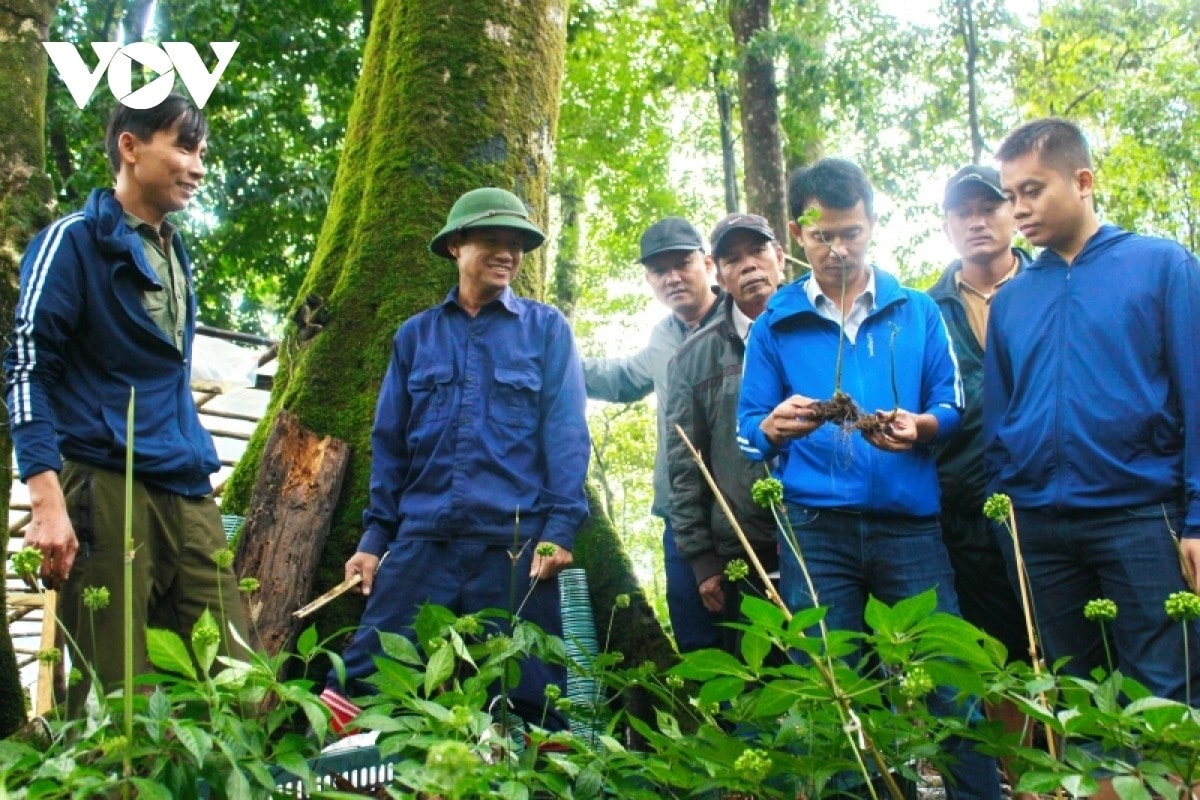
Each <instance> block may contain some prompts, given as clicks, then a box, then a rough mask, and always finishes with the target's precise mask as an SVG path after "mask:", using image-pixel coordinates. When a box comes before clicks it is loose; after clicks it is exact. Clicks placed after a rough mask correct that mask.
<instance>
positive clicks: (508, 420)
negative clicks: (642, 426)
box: [358, 288, 591, 556]
mask: <svg viewBox="0 0 1200 800" xmlns="http://www.w3.org/2000/svg"><path fill="white" fill-rule="evenodd" d="M457 297H458V289H457V288H455V289H453V290H452V291H451V292H450V294H449V295H447V296H446V299H445V300H444V301H443V302H442V303H441V304H440V305H437V306H434V307H433V308H430V309H427V310H425V311H422V312H421V313H419V314H416V315H415V316H413V317H410V318H409V319H408V320H406V321H405V322H404V324H403V325H401V326H400V330H399V331H398V332H397V333H396V337H395V339H394V340H393V344H392V360H391V363H390V364H389V365H388V370H387V374H386V375H385V376H384V379H383V385H382V386H381V387H380V390H379V402H378V404H377V407H376V411H375V427H374V429H373V430H372V432H371V450H372V461H371V484H370V503H369V505H368V507H367V510H366V511H365V512H364V513H363V536H362V539H361V540H360V541H359V544H358V549H359V550H360V551H361V552H367V553H371V554H373V555H377V556H379V555H382V554H383V552H384V551H385V550H386V549H387V547H388V545H389V544H390V543H391V542H392V541H393V540H394V539H397V538H402V539H404V538H408V539H434V540H437V539H441V540H447V539H457V540H460V541H477V542H483V543H487V544H494V545H500V546H505V545H511V544H512V543H513V537H514V532H516V533H517V535H519V536H520V538H521V540H522V541H530V540H532V541H543V542H553V543H554V544H557V545H560V546H562V547H564V548H566V549H567V550H571V549H573V546H574V541H575V533H576V531H577V530H578V529H579V527H580V526H581V525H583V523H584V521H585V520H586V519H587V516H588V504H587V497H586V495H585V494H584V481H585V480H586V478H587V468H588V459H589V457H590V455H591V439H590V438H589V435H588V428H587V420H586V418H585V413H584V412H585V406H586V402H587V398H586V395H585V393H584V388H583V369H582V367H581V366H580V362H579V354H578V352H577V351H576V349H575V337H574V336H573V335H572V334H571V328H570V326H568V325H567V321H566V319H565V318H564V317H563V315H562V314H561V313H559V312H558V311H557V310H556V309H554V308H552V307H550V306H547V305H545V304H543V303H538V302H535V301H533V300H528V299H525V298H521V297H517V296H516V295H515V294H513V291H512V289H509V288H506V289H505V290H504V291H503V293H501V295H500V297H499V299H497V300H495V301H493V302H491V303H488V304H487V305H486V306H484V307H483V308H481V309H480V310H479V313H478V314H477V315H475V316H474V317H472V316H470V315H469V314H468V313H467V312H466V311H464V310H463V309H462V307H461V306H459V305H458V302H457ZM518 513H519V515H520V519H519V524H518Z"/></svg>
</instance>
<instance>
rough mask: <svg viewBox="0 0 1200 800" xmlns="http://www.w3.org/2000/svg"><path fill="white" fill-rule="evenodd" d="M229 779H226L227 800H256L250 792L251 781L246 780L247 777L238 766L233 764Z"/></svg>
mask: <svg viewBox="0 0 1200 800" xmlns="http://www.w3.org/2000/svg"><path fill="white" fill-rule="evenodd" d="M230 767H231V768H230V770H229V777H228V778H226V779H225V797H226V798H227V800H254V795H253V794H252V793H251V791H250V781H248V780H246V776H245V775H243V774H242V771H241V770H240V769H238V768H237V765H236V764H231V765H230Z"/></svg>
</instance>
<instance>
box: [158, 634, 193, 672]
mask: <svg viewBox="0 0 1200 800" xmlns="http://www.w3.org/2000/svg"><path fill="white" fill-rule="evenodd" d="M146 654H147V656H148V657H149V659H150V663H152V664H153V665H154V666H156V667H158V668H159V669H163V670H166V671H167V672H174V673H176V674H177V675H184V676H186V677H188V678H191V679H192V680H195V679H196V668H195V666H194V665H193V664H192V656H191V654H190V653H188V649H187V646H186V645H184V643H183V639H180V638H179V635H178V634H176V633H175V632H174V631H168V630H163V629H162V628H148V629H147V630H146Z"/></svg>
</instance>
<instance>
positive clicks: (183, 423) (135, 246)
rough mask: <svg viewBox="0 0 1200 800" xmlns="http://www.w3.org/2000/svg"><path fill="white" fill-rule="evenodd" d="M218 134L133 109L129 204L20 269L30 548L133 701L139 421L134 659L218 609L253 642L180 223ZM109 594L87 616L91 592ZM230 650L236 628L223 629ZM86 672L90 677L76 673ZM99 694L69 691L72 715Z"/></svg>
mask: <svg viewBox="0 0 1200 800" xmlns="http://www.w3.org/2000/svg"><path fill="white" fill-rule="evenodd" d="M207 139H208V123H207V121H205V119H204V115H203V114H202V113H201V112H200V110H199V109H197V108H196V106H195V105H194V104H193V103H192V102H191V101H190V100H188V99H187V98H186V97H183V96H181V95H178V94H172V95H170V96H168V97H167V98H166V99H165V100H163V102H162V103H161V104H159V105H157V106H155V107H154V108H149V109H132V108H127V107H126V106H124V105H120V104H118V105H117V106H116V108H115V109H113V112H112V114H111V116H110V117H109V120H108V130H107V133H106V136H105V146H106V149H107V155H108V159H109V163H110V166H111V167H112V170H113V174H114V176H115V182H114V188H112V189H95V190H93V191H92V193H91V195H90V196H89V197H88V201H87V204H86V205H85V206H84V208H83V210H82V211H81V212H77V213H74V214H68V215H67V216H65V217H63V218H62V219H60V220H58V221H57V222H55V223H53V224H52V225H50V227H48V228H47V229H46V230H44V231H42V232H41V233H40V234H38V236H37V238H35V239H34V240H33V242H32V243H30V245H29V249H28V250H27V251H26V253H25V257H24V259H23V260H22V262H21V292H20V297H19V299H18V301H17V308H16V325H15V327H14V329H13V340H12V344H11V345H10V346H9V348H8V352H7V354H6V355H5V369H6V373H7V382H8V412H9V418H10V419H11V421H12V436H13V444H14V447H15V450H16V456H17V467H18V470H19V473H20V476H21V480H23V481H25V482H26V484H27V485H28V487H29V497H30V505H31V507H32V518H31V520H30V523H29V527H28V528H27V529H26V531H25V544H26V546H28V547H34V548H37V549H38V550H40V551H41V552H42V557H43V560H42V572H41V577H42V581H43V582H44V583H45V584H46V586H47V587H49V588H61V598H60V601H59V608H60V613H61V615H62V619H63V623H64V625H65V627H66V629H67V631H68V632H70V634H71V636H72V656H73V657H75V658H78V657H82V658H83V659H84V660H86V661H87V662H88V663H89V664H90V665H91V667H92V669H93V670H94V671H95V675H96V676H97V678H98V679H99V681H100V684H101V689H102V690H103V691H108V690H111V689H113V688H115V687H116V686H117V684H118V683H119V681H120V679H121V677H122V674H123V667H122V663H121V658H120V657H119V654H120V653H121V652H122V650H123V647H122V642H123V641H124V640H125V624H124V619H123V615H122V613H121V609H122V608H123V606H124V603H123V600H122V597H123V595H124V585H125V584H124V579H123V572H124V565H125V559H126V553H125V546H124V530H125V513H126V503H125V489H126V486H125V458H126V456H125V451H126V441H127V438H128V437H127V436H126V410H127V408H128V406H129V402H130V390H131V388H132V389H134V390H136V391H135V407H134V415H133V420H134V431H133V475H134V483H133V487H132V492H133V507H132V515H133V540H134V557H133V575H134V578H133V595H134V597H133V628H132V631H131V636H132V639H133V651H134V658H135V665H136V666H135V670H137V671H139V672H142V671H146V669H147V668H148V667H149V664H148V662H147V660H146V627H147V625H155V626H157V627H166V628H170V629H172V630H174V631H175V632H177V633H179V634H180V635H182V636H184V637H185V638H186V637H188V636H190V634H191V630H192V626H193V624H194V623H195V622H196V620H197V619H199V617H200V615H201V614H202V613H203V612H204V610H205V609H206V608H207V609H209V610H211V611H212V613H213V615H214V616H216V617H217V618H218V619H219V620H221V621H222V622H223V623H224V622H228V623H230V624H233V625H234V626H235V627H236V628H238V629H239V630H240V631H245V624H244V621H243V617H242V606H241V602H240V601H239V599H238V591H237V581H236V579H235V578H234V575H233V572H232V570H231V569H230V568H229V566H228V565H224V566H223V567H218V566H217V565H216V564H214V563H213V553H214V552H216V551H218V550H222V549H224V548H225V547H226V542H225V533H224V529H223V527H222V525H221V516H220V512H219V510H218V509H217V506H216V503H214V502H213V499H212V483H211V482H210V480H209V476H210V475H211V474H212V473H213V472H216V471H217V469H218V468H219V467H220V461H219V460H218V458H217V452H216V448H215V447H214V446H213V441H212V437H211V436H209V434H208V432H207V431H206V430H204V428H202V427H201V426H200V419H199V417H198V415H197V413H196V405H195V403H194V402H193V400H192V393H191V389H190V388H189V375H190V368H189V367H190V363H191V356H192V338H193V336H194V334H195V330H196V300H195V294H194V292H193V289H192V265H191V262H190V261H189V259H188V256H187V253H186V252H185V251H184V248H183V239H182V237H181V236H180V235H179V233H178V231H176V230H175V228H174V226H172V225H171V223H170V222H169V221H168V220H167V215H168V214H170V213H171V212H175V211H181V210H182V209H183V208H185V207H186V206H187V204H188V202H189V201H190V200H191V199H192V196H193V195H194V194H195V192H196V189H197V187H198V186H199V184H200V182H201V180H202V179H203V178H204V155H205V152H206V151H207V148H208V145H207ZM89 588H97V589H100V588H104V589H107V590H108V591H109V593H110V598H111V599H110V602H109V603H108V605H107V607H105V608H102V609H95V610H93V611H88V610H87V609H85V607H84V600H83V596H84V591H85V590H86V589H89ZM219 627H220V633H221V636H222V638H223V639H224V640H225V641H226V644H229V640H228V639H227V634H228V626H227V625H226V624H221V625H220V626H219ZM76 665H77V666H80V667H82V666H83V665H82V664H81V663H79V662H76ZM90 688H91V686H90V682H87V681H84V682H81V683H80V684H78V685H76V686H74V687H72V688H71V689H70V690H69V692H68V703H69V706H70V708H71V710H72V712H75V711H78V710H80V709H81V707H82V701H83V699H84V697H85V696H86V693H87V691H88V690H89V689H90Z"/></svg>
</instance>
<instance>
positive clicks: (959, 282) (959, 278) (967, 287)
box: [954, 256, 1021, 300]
mask: <svg viewBox="0 0 1200 800" xmlns="http://www.w3.org/2000/svg"><path fill="white" fill-rule="evenodd" d="M1020 263H1021V262H1020V260H1019V259H1018V258H1017V257H1016V256H1013V265H1012V269H1010V270H1009V271H1008V274H1007V275H1005V276H1004V277H1003V278H1001V279H1000V280H999V281H997V282H996V285H995V286H993V287H992V290H991V291H990V292H985V291H983V290H981V289H977V288H975V287H974V286H972V285H971V284H969V283H967V282H966V281H965V280H963V271H962V267H959V269H958V271H957V272H955V273H954V288H956V289H958V291H960V292H964V291H965V292H970V293H971V294H973V295H975V296H976V297H979V298H982V299H984V300H991V299H992V297H993V296H994V295H995V294H996V292H998V291H1000V287H1001V286H1003V285H1004V284H1006V283H1008V282H1009V281H1011V280H1012V279H1013V278H1014V277H1016V274H1017V267H1018V266H1019V265H1020Z"/></svg>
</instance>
